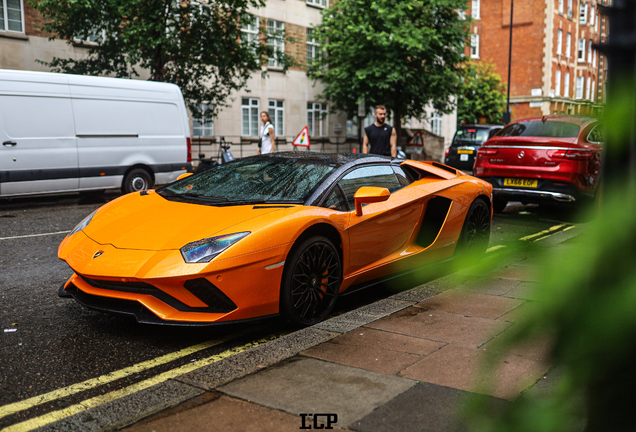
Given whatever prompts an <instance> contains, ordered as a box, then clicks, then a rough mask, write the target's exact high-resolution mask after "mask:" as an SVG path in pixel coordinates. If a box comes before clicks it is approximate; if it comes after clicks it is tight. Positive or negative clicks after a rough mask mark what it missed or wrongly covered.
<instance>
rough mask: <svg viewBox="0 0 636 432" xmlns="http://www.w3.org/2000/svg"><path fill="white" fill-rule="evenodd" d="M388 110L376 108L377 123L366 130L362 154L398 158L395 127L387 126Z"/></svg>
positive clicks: (380, 106) (379, 106) (380, 107)
mask: <svg viewBox="0 0 636 432" xmlns="http://www.w3.org/2000/svg"><path fill="white" fill-rule="evenodd" d="M385 121H386V108H385V107H383V106H382V105H378V106H376V107H375V122H374V123H373V124H372V125H369V126H367V127H365V128H364V139H363V140H362V153H373V154H377V155H383V156H393V157H396V156H397V134H396V133H395V129H393V127H391V126H389V125H388V124H386V122H385Z"/></svg>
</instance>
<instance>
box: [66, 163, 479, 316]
mask: <svg viewBox="0 0 636 432" xmlns="http://www.w3.org/2000/svg"><path fill="white" fill-rule="evenodd" d="M491 216H492V186H491V185H490V183H487V182H485V181H482V180H479V179H477V178H474V177H471V176H468V175H465V174H464V173H462V172H461V171H457V170H455V169H454V168H450V167H447V166H445V165H442V164H439V163H436V162H415V161H410V160H406V161H405V160H398V159H390V158H385V157H380V156H373V155H360V154H358V155H356V154H347V155H344V154H316V153H310V152H302V153H301V152H289V153H274V154H266V155H260V156H254V157H248V158H244V159H239V160H236V161H234V162H231V163H228V164H225V165H221V166H219V167H218V168H215V169H213V170H208V171H205V172H202V173H200V174H197V175H193V176H189V177H186V178H183V179H180V180H178V181H176V182H175V183H172V184H170V185H167V186H164V187H162V188H160V189H157V190H149V191H142V192H134V193H130V194H128V195H125V196H122V197H121V198H118V199H116V200H114V201H111V202H109V203H108V204H106V205H104V206H103V207H101V208H99V209H98V210H96V211H95V212H93V213H92V214H90V215H89V216H88V217H86V218H85V219H84V220H83V221H82V222H80V223H79V224H78V225H77V226H76V227H75V228H74V229H73V230H72V231H71V233H70V234H69V235H68V236H67V237H66V238H65V239H64V241H63V242H62V244H61V245H60V247H59V250H58V256H59V257H60V258H61V259H62V260H64V261H66V262H67V263H68V265H69V266H70V267H71V268H72V269H73V271H74V272H75V273H74V274H73V276H71V278H70V279H69V280H68V281H67V282H66V284H65V285H64V286H63V287H62V288H61V289H60V295H61V296H72V297H74V298H75V299H76V300H77V301H78V302H80V303H81V304H83V305H85V306H87V307H89V308H93V309H98V310H103V311H110V312H116V313H124V314H130V315H133V316H135V318H136V319H137V321H139V322H143V323H160V324H177V325H209V324H215V323H222V322H227V321H237V320H247V319H251V318H256V317H263V316H268V315H275V314H279V313H280V314H282V315H283V316H284V317H285V318H286V319H287V320H289V321H291V322H292V323H294V324H296V325H312V324H314V323H317V322H319V321H321V320H323V319H324V318H325V317H326V316H327V315H328V314H329V313H330V311H331V310H332V308H333V306H334V304H335V302H336V299H337V297H338V294H340V293H343V292H351V291H353V290H356V289H358V288H362V287H366V286H369V285H373V284H375V283H377V282H380V281H382V280H386V279H387V278H389V277H392V276H395V274H399V273H402V272H406V271H409V270H413V269H415V268H417V267H419V266H422V265H423V264H427V263H430V262H432V261H438V260H442V259H447V258H451V257H453V255H454V254H455V253H456V252H457V251H474V252H477V253H483V252H484V251H485V249H486V247H487V245H488V240H489V236H490V221H491Z"/></svg>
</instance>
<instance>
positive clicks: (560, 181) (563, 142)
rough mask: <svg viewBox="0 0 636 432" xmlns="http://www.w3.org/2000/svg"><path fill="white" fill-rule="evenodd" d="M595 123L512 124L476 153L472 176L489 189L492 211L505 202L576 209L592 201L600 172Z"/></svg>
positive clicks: (541, 119)
mask: <svg viewBox="0 0 636 432" xmlns="http://www.w3.org/2000/svg"><path fill="white" fill-rule="evenodd" d="M602 153H603V132H602V125H601V124H600V123H599V121H598V120H597V119H595V118H591V117H582V116H565V115H546V116H537V117H528V118H524V119H520V120H517V121H515V122H513V123H510V124H509V125H508V126H506V127H505V128H504V129H503V130H501V131H500V132H499V133H498V134H497V135H496V136H495V137H493V138H492V139H490V140H489V141H488V142H487V143H485V144H484V145H483V146H482V147H481V148H480V149H479V151H478V152H477V160H476V162H475V169H474V175H475V176H477V177H479V178H481V179H483V180H486V181H488V182H490V183H491V184H492V186H493V194H494V199H493V207H494V209H495V211H502V210H503V209H504V208H505V207H506V204H507V202H508V201H511V200H514V201H521V202H523V203H554V202H557V203H574V202H580V201H584V200H591V199H594V198H595V195H596V192H597V190H598V184H599V178H600V175H601V167H602Z"/></svg>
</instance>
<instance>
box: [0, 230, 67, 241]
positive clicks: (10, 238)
mask: <svg viewBox="0 0 636 432" xmlns="http://www.w3.org/2000/svg"><path fill="white" fill-rule="evenodd" d="M70 232H71V230H68V231H56V232H50V233H43V234H28V235H21V236H13V237H0V240H13V239H21V238H27V237H42V236H50V235H58V234H68V233H70Z"/></svg>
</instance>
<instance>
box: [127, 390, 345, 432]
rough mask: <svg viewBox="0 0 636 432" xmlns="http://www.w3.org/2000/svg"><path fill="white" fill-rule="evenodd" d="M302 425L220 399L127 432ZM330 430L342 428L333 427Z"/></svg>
mask: <svg viewBox="0 0 636 432" xmlns="http://www.w3.org/2000/svg"><path fill="white" fill-rule="evenodd" d="M310 424H311V423H310ZM311 425H312V426H313V424H311ZM301 426H302V421H301V418H300V417H297V416H294V415H291V414H287V413H284V412H281V411H277V410H272V409H269V408H265V407H263V406H260V405H256V404H253V403H249V402H245V401H241V400H237V399H234V398H230V397H227V396H221V397H220V398H218V399H217V400H215V401H212V402H210V403H207V404H205V405H202V406H199V407H196V408H193V409H190V410H187V411H183V412H178V413H176V414H174V415H172V416H170V417H166V418H162V419H158V420H154V421H151V422H146V423H144V424H141V425H134V426H133V427H130V428H128V429H126V432H192V431H196V432H285V431H290V432H291V431H294V432H295V431H298V430H299V429H300V427H301ZM331 430H333V431H336V432H338V431H341V430H342V429H340V428H337V427H334V428H333V429H331Z"/></svg>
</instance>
